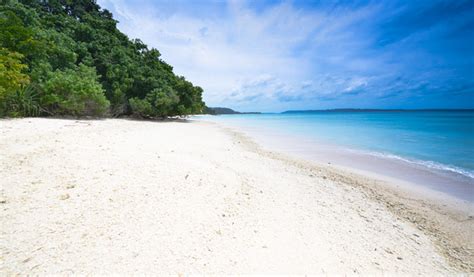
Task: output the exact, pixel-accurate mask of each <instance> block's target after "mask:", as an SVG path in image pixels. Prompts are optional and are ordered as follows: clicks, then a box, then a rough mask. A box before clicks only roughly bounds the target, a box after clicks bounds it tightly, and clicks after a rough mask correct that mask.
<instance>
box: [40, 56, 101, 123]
mask: <svg viewBox="0 0 474 277" xmlns="http://www.w3.org/2000/svg"><path fill="white" fill-rule="evenodd" d="M48 77H49V78H48V80H47V81H46V82H45V84H44V85H43V95H42V97H41V103H42V105H43V106H44V107H45V109H46V110H47V112H48V113H49V114H52V115H75V116H80V115H103V114H104V113H106V112H107V110H108V107H109V105H110V103H109V101H108V100H107V99H106V98H105V95H104V89H103V88H102V85H101V84H100V83H99V82H98V76H97V74H96V72H95V69H94V68H92V67H88V66H85V65H83V64H81V65H79V66H78V67H76V68H74V69H66V70H64V71H60V70H56V71H54V72H52V73H50V76H48Z"/></svg>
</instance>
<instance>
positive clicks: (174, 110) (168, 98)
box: [130, 87, 183, 117]
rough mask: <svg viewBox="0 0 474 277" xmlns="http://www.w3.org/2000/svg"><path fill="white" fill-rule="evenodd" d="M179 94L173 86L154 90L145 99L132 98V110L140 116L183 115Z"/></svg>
mask: <svg viewBox="0 0 474 277" xmlns="http://www.w3.org/2000/svg"><path fill="white" fill-rule="evenodd" d="M179 102H180V101H179V96H178V94H177V93H176V92H175V91H174V90H173V89H172V88H171V87H164V88H158V89H154V90H152V91H151V92H150V93H148V94H147V95H146V97H145V98H144V99H138V98H132V99H130V106H131V108H132V112H133V113H134V114H135V115H138V116H140V117H157V116H159V117H165V116H168V115H181V114H183V113H180V111H178V104H179Z"/></svg>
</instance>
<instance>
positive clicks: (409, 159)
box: [199, 110, 474, 202]
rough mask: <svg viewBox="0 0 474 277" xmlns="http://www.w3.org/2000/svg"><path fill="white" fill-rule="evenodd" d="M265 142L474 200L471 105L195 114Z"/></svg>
mask: <svg viewBox="0 0 474 277" xmlns="http://www.w3.org/2000/svg"><path fill="white" fill-rule="evenodd" d="M199 120H206V121H212V122H217V123H220V124H223V125H225V126H228V127H231V128H235V129H237V130H238V131H241V132H243V133H245V134H246V135H247V136H249V137H251V138H252V139H254V140H255V141H256V142H257V143H259V144H260V145H262V146H264V148H266V149H267V150H272V151H273V150H274V151H280V152H284V153H287V154H290V155H294V156H298V157H301V158H304V159H309V160H314V161H317V162H322V163H327V164H334V165H336V166H342V167H346V168H353V169H356V170H358V171H363V172H369V173H374V174H378V175H380V176H387V177H390V178H395V179H398V180H401V181H406V182H408V183H412V184H417V185H421V186H424V187H426V188H430V189H432V190H435V191H438V192H441V193H444V194H447V195H449V196H453V197H456V198H458V199H461V200H464V201H469V202H474V110H411V111H407V110H325V111H289V112H283V113H263V114H232V115H217V116H211V115H209V116H202V117H199Z"/></svg>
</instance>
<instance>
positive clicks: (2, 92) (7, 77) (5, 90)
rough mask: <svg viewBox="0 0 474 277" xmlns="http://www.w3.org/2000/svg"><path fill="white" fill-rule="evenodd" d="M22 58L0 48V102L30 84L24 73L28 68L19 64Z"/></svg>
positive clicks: (15, 53) (17, 54)
mask: <svg viewBox="0 0 474 277" xmlns="http://www.w3.org/2000/svg"><path fill="white" fill-rule="evenodd" d="M22 58H23V55H21V54H20V53H17V52H11V51H9V50H7V49H5V48H0V102H3V101H5V100H6V99H7V98H8V97H10V96H12V95H13V94H14V93H15V92H17V91H18V90H19V89H21V88H22V87H24V86H26V85H27V84H28V83H29V82H30V78H29V77H28V75H26V74H25V73H24V72H25V70H26V69H27V68H28V66H27V65H25V64H23V63H22V62H21V59H22Z"/></svg>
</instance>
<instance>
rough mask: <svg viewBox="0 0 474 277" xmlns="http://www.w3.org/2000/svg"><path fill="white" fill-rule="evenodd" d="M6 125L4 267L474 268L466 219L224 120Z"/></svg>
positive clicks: (25, 122)
mask: <svg viewBox="0 0 474 277" xmlns="http://www.w3.org/2000/svg"><path fill="white" fill-rule="evenodd" d="M0 125H1V126H2V128H0V132H1V133H0V135H1V138H2V140H0V149H2V151H4V153H5V156H4V157H2V159H0V164H1V165H2V166H3V168H4V169H5V170H4V171H3V172H2V176H1V178H2V180H4V182H5V184H8V186H5V185H3V186H2V194H1V196H2V204H0V205H1V206H2V207H3V210H2V211H1V214H0V215H1V220H2V225H3V226H7V228H5V229H4V230H2V231H1V240H0V241H1V242H2V245H0V254H1V256H2V259H3V266H1V267H0V272H3V273H15V272H16V273H21V272H23V273H81V272H82V273H112V272H123V273H124V272H129V273H132V272H135V273H137V272H150V271H147V269H148V270H149V269H150V266H152V265H155V267H154V268H155V270H158V271H157V272H161V273H163V272H168V273H180V272H181V273H182V272H187V273H190V272H195V273H196V272H201V273H202V272H207V273H231V272H232V273H236V272H239V273H249V272H261V273H262V272H265V273H271V272H273V273H276V272H280V273H282V272H287V273H295V272H299V273H308V272H312V273H320V274H324V273H326V274H327V273H333V274H334V273H341V272H345V273H349V272H351V273H366V274H368V273H372V274H373V273H379V274H380V273H382V272H392V273H405V274H410V273H411V274H415V273H418V274H422V273H424V274H427V273H429V272H431V273H435V274H447V273H451V274H452V273H455V272H458V273H459V272H473V271H474V267H473V256H472V243H473V240H472V235H471V236H470V237H469V235H470V233H469V232H468V231H471V230H473V224H472V223H473V220H472V218H471V219H467V220H466V217H465V216H466V215H465V214H460V213H456V212H454V211H453V212H452V211H450V210H448V209H446V207H438V206H436V205H432V204H431V203H428V202H426V201H420V200H418V199H413V197H412V196H410V195H405V194H403V193H402V192H400V191H396V190H394V189H392V190H391V189H390V188H389V187H387V186H384V184H382V182H379V181H376V180H374V179H372V178H369V177H364V176H360V175H357V174H354V173H350V172H345V171H344V170H342V169H337V168H333V167H329V166H325V165H317V164H316V163H314V162H308V161H304V160H301V159H295V158H292V157H288V156H287V155H285V154H281V153H274V152H269V151H266V150H263V149H262V148H261V147H260V146H259V145H258V144H256V143H255V142H254V141H252V140H251V139H249V138H248V137H246V136H245V135H243V134H241V133H237V132H235V131H232V130H231V129H228V128H225V127H220V126H217V125H216V124H214V123H208V122H187V123H182V122H153V121H130V120H125V119H106V120H103V121H95V120H92V121H81V120H57V119H41V118H39V119H31V118H30V119H16V120H2V121H0ZM98 153H100V155H98ZM223 184H224V185H223ZM66 195H67V196H66ZM63 198H64V199H63ZM124 216H125V217H124ZM96 217H98V218H97V219H95V218H96ZM463 220H464V221H463ZM282 223H283V225H282ZM104 228H105V229H104ZM253 229H255V230H254V231H253ZM81 230H82V231H81ZM250 231H251V232H250ZM352 232H353V233H352ZM456 232H458V233H457V235H456ZM351 233H352V234H351ZM17 236H21V237H17ZM107 237H109V238H110V242H109V240H108V239H107ZM290 238H291V239H290ZM431 241H434V244H433V245H431V244H432V242H431ZM48 242H49V243H48ZM39 245H40V246H39ZM348 246H349V247H350V249H351V251H349V252H348V251H347V250H348V249H347V247H348ZM38 247H40V248H38ZM97 247H99V248H97ZM103 247H105V248H103ZM374 247H375V252H374ZM433 247H434V248H437V249H438V250H436V251H435V250H434V248H433ZM37 249H38V250H37ZM100 249H103V250H100ZM377 249H382V250H383V249H384V251H382V252H379V251H377ZM99 250H100V251H99ZM97 251H99V252H97ZM103 251H106V252H103ZM268 251H270V252H268ZM437 252H440V253H442V254H443V256H444V257H445V258H441V256H438V254H437ZM28 253H29V254H28ZM120 253H122V254H120ZM269 253H271V255H269ZM302 253H303V254H304V255H303V254H302ZM145 254H146V255H145ZM130 255H131V256H130ZM249 255H250V256H251V257H250V259H249ZM328 255H329V256H328ZM153 257H154V258H153ZM157 257H160V258H157ZM324 257H326V258H324ZM328 257H332V258H331V259H329V260H328ZM297 258H298V259H297ZM311 258H312V259H316V260H313V261H311ZM70 259H73V260H74V261H75V262H74V263H73V264H71V263H69V262H68V261H70ZM156 259H158V260H156ZM229 259H230V260H229ZM443 259H447V261H448V262H449V265H448V264H445V262H444V261H443ZM131 261H133V262H131ZM344 262H345V263H344ZM33 263H35V264H33ZM160 265H161V266H160ZM131 269H132V270H135V271H130V270H131ZM349 270H350V271H349Z"/></svg>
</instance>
